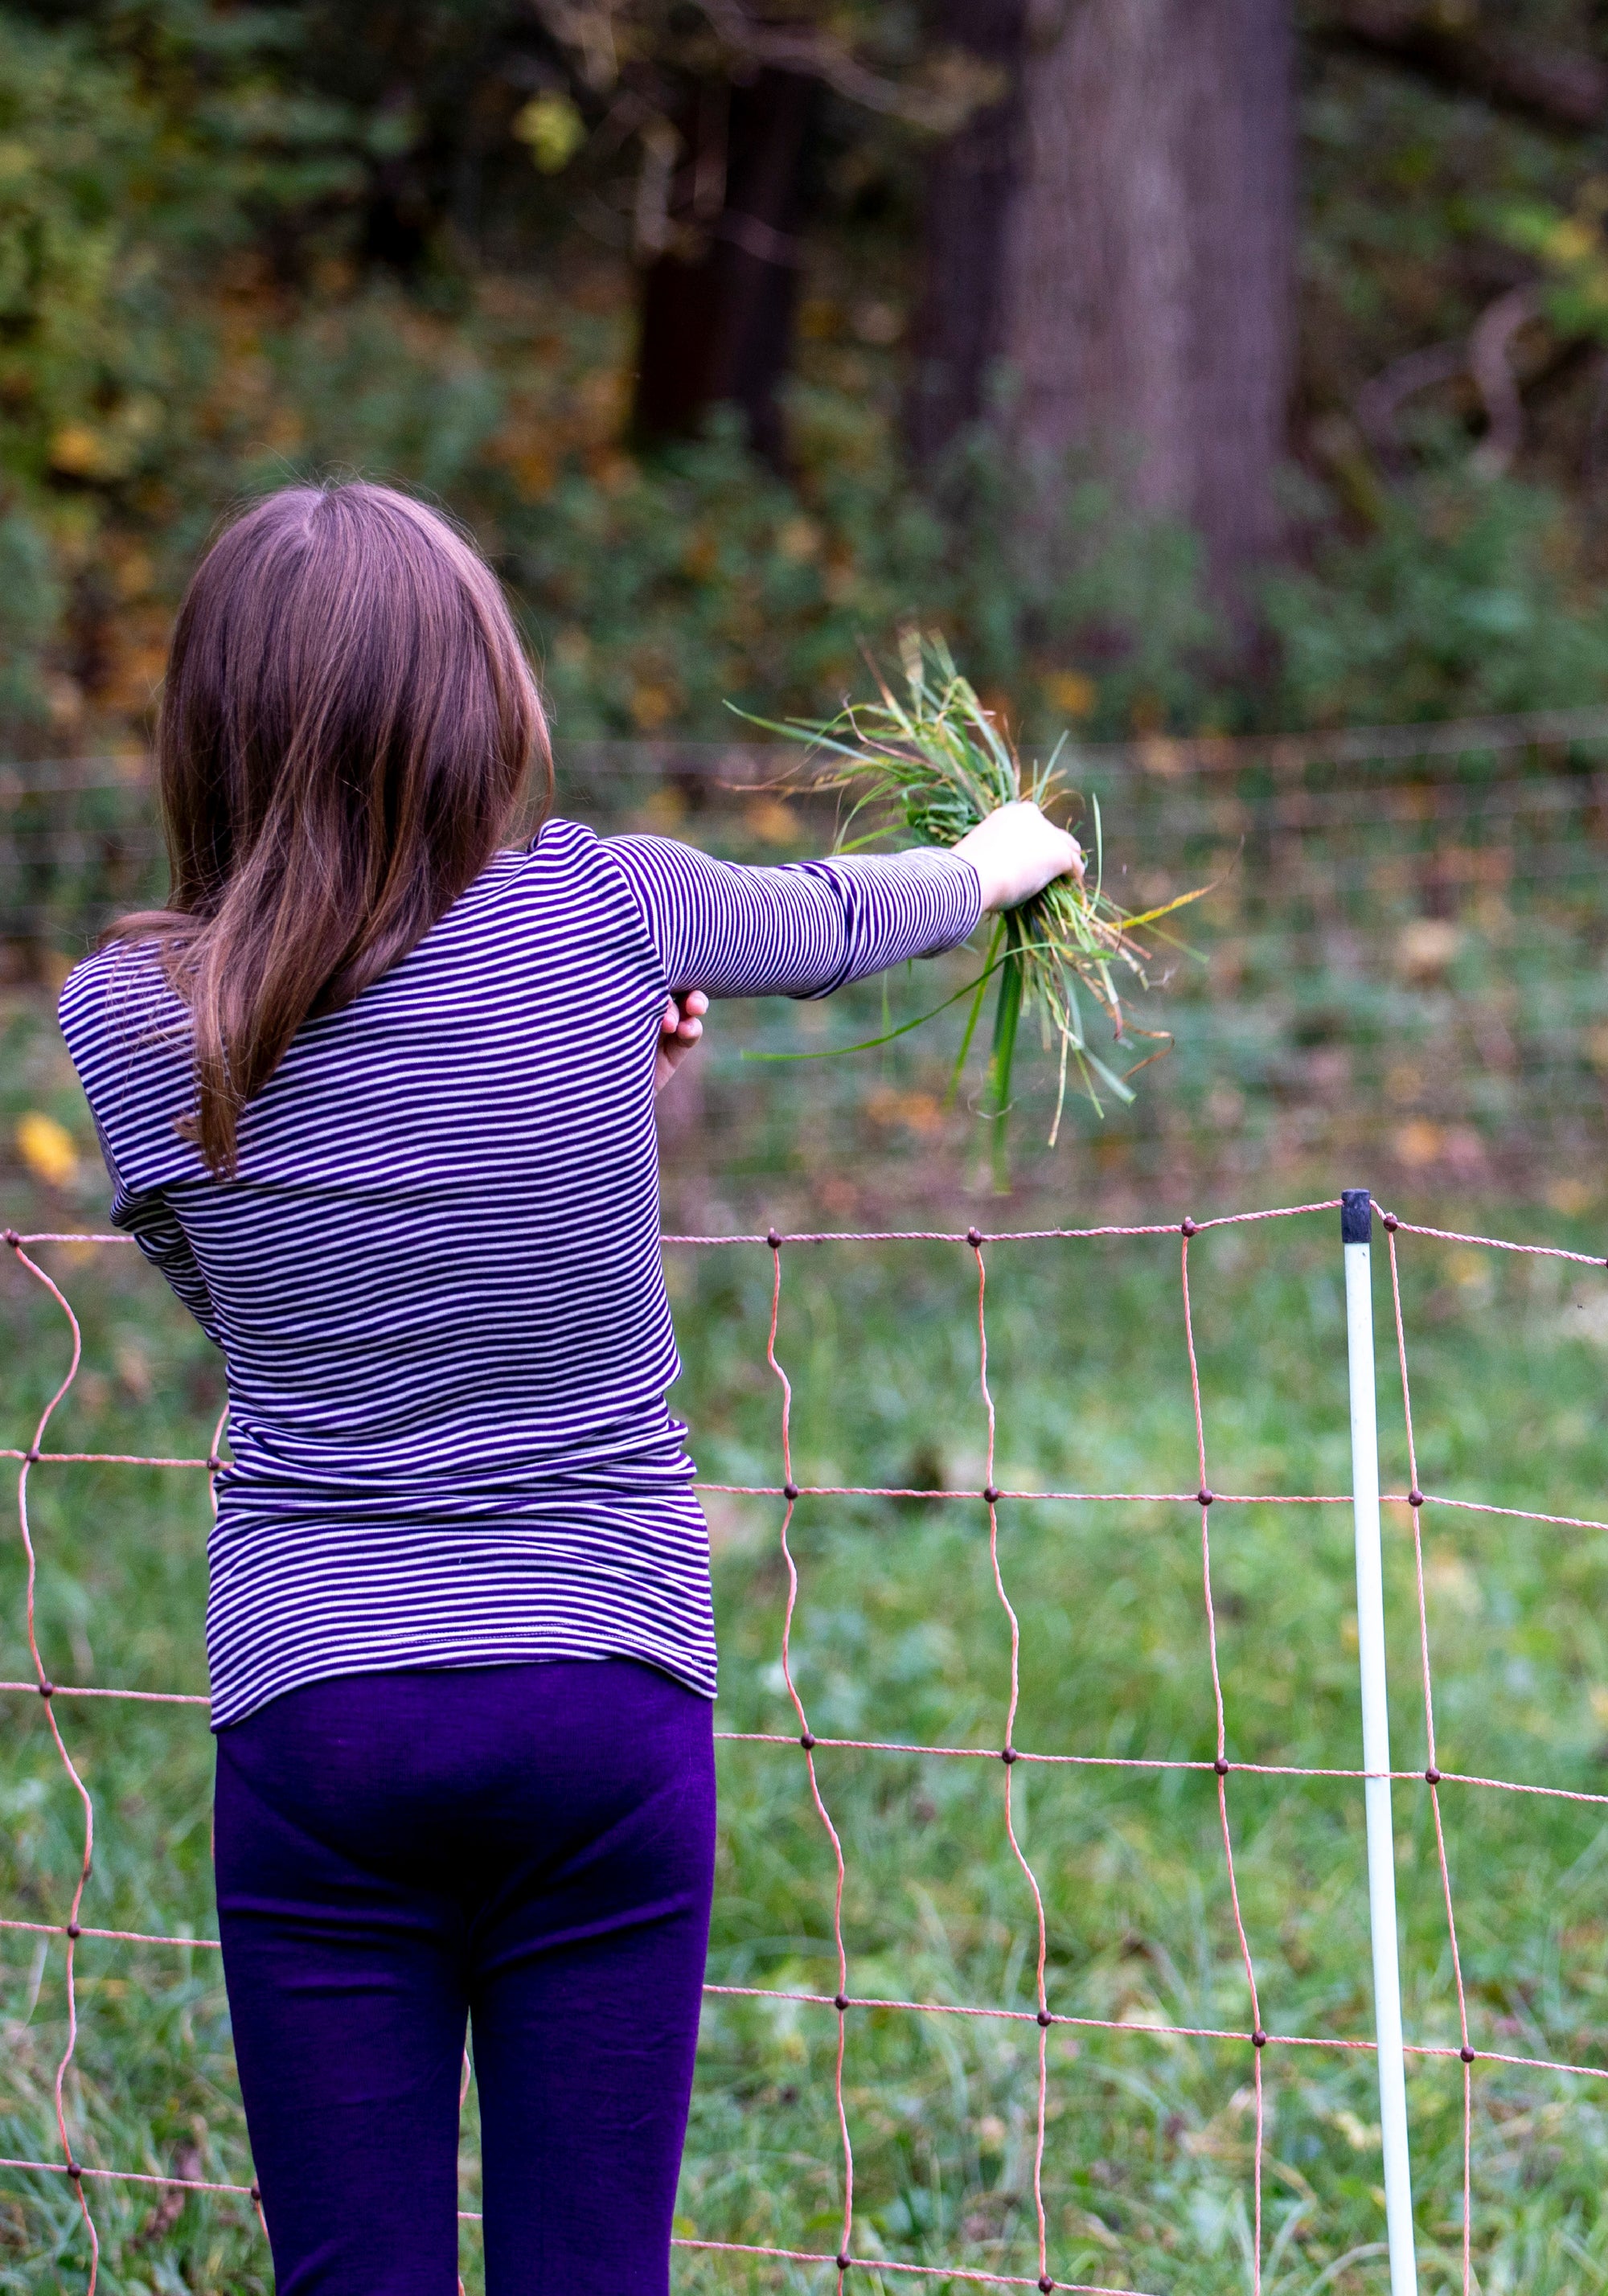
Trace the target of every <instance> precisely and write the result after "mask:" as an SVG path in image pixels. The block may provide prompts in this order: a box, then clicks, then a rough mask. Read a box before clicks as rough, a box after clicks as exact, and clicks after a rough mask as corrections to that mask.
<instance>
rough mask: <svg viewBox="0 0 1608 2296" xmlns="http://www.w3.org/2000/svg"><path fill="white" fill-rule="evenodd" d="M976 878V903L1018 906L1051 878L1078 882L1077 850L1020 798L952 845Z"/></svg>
mask: <svg viewBox="0 0 1608 2296" xmlns="http://www.w3.org/2000/svg"><path fill="white" fill-rule="evenodd" d="M955 851H956V853H964V855H965V857H966V858H967V860H968V861H970V862H971V864H972V867H973V868H974V869H975V870H976V872H977V873H978V875H979V876H980V878H981V879H982V905H983V908H984V910H985V911H987V910H990V909H1014V908H1019V907H1020V906H1021V903H1022V902H1023V901H1030V900H1031V899H1032V898H1033V896H1034V894H1035V893H1041V892H1043V890H1044V889H1045V887H1046V885H1047V884H1049V883H1051V882H1052V881H1053V880H1054V879H1055V878H1056V877H1076V878H1077V880H1078V881H1079V884H1081V883H1082V881H1083V849H1082V847H1081V846H1080V845H1079V842H1078V840H1077V839H1076V838H1075V837H1072V836H1071V835H1069V833H1068V832H1067V831H1065V830H1064V829H1057V828H1056V826H1055V824H1054V822H1053V821H1049V820H1046V817H1045V816H1044V815H1043V814H1042V813H1041V812H1040V811H1039V809H1038V807H1037V806H1036V805H1033V804H1031V803H1030V802H1029V800H1028V799H1025V798H1023V799H1021V800H1020V801H1019V802H1018V803H1016V804H1014V805H1002V806H1000V807H998V808H997V809H996V811H994V812H993V813H991V814H989V817H988V819H987V820H986V821H980V822H979V823H978V824H977V826H976V828H975V829H969V830H968V831H967V832H966V833H965V835H964V837H963V838H962V839H961V840H960V842H959V843H958V844H957V845H956V847H955Z"/></svg>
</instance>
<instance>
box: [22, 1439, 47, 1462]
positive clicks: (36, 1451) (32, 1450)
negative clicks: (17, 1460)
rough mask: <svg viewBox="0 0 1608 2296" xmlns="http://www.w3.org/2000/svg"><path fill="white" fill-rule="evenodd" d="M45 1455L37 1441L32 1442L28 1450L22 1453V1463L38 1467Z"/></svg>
mask: <svg viewBox="0 0 1608 2296" xmlns="http://www.w3.org/2000/svg"><path fill="white" fill-rule="evenodd" d="M43 1456H44V1453H43V1452H42V1451H41V1450H40V1448H39V1447H38V1445H37V1443H30V1444H29V1447H28V1448H27V1450H26V1451H24V1453H23V1454H22V1464H23V1465H24V1466H25V1467H37V1465H38V1464H39V1461H40V1460H41V1458H43Z"/></svg>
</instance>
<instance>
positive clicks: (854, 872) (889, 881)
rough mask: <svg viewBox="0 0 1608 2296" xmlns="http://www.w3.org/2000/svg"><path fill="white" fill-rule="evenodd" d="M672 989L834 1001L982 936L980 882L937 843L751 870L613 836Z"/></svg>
mask: <svg viewBox="0 0 1608 2296" xmlns="http://www.w3.org/2000/svg"><path fill="white" fill-rule="evenodd" d="M603 850H604V851H605V852H606V853H608V854H609V855H611V857H612V858H613V859H614V861H615V862H616V863H617V865H619V868H620V869H621V870H622V871H623V872H624V874H625V877H626V881H627V882H628V885H629V886H630V888H631V891H632V893H633V895H634V896H635V898H636V906H637V907H638V909H639V910H640V911H641V914H642V918H643V922H644V927H645V928H646V931H647V934H648V938H649V939H650V940H651V941H652V944H653V947H655V949H656V950H657V951H658V953H659V958H660V964H662V965H663V967H664V977H665V985H666V987H667V988H669V989H671V990H676V989H688V988H701V989H703V990H704V991H705V993H706V994H707V995H709V996H830V995H831V994H832V992H833V989H834V988H842V987H843V985H844V983H845V982H846V981H850V980H862V979H863V978H864V977H865V975H866V973H868V972H882V970H883V969H884V968H885V967H886V966H888V965H890V964H902V963H903V961H904V960H905V958H907V957H909V956H936V955H939V952H940V951H942V950H944V949H947V948H954V947H956V946H957V945H958V944H959V943H960V942H961V941H963V940H965V939H967V938H968V937H969V935H971V934H972V932H974V931H976V929H977V922H978V919H979V917H980V915H981V914H982V883H981V880H980V878H979V876H978V873H977V871H976V870H975V868H973V866H972V864H971V862H970V861H967V860H964V859H963V857H961V856H960V855H959V854H956V853H949V852H946V851H944V850H943V849H941V848H940V847H938V846H921V847H917V848H915V849H913V850H911V851H910V852H907V853H890V854H876V855H871V854H864V855H861V854H857V855H852V856H841V857H837V858H835V859H833V860H830V861H796V862H790V863H788V864H787V865H784V866H783V867H781V868H772V869H749V868H742V867H741V866H739V865H737V864H736V863H735V862H731V861H717V860H714V859H712V858H711V857H710V855H708V854H707V853H700V852H699V851H697V850H696V849H695V848H694V847H693V846H690V845H678V844H677V843H676V842H675V841H674V840H672V839H670V838H667V837H615V838H611V839H609V840H606V842H605V844H604V847H603Z"/></svg>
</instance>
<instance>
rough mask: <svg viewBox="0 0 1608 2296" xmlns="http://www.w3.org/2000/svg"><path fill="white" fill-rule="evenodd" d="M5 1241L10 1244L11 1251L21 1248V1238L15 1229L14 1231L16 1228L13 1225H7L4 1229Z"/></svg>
mask: <svg viewBox="0 0 1608 2296" xmlns="http://www.w3.org/2000/svg"><path fill="white" fill-rule="evenodd" d="M5 1241H6V1242H7V1243H9V1244H10V1246H11V1248H12V1251H21V1249H22V1239H21V1236H20V1235H19V1234H17V1231H16V1229H15V1228H14V1227H8V1228H7V1229H6V1231H5Z"/></svg>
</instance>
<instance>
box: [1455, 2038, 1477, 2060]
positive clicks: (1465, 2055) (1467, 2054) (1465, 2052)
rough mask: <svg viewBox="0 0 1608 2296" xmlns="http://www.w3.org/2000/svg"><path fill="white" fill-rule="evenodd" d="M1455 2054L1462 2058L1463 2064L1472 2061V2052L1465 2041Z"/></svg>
mask: <svg viewBox="0 0 1608 2296" xmlns="http://www.w3.org/2000/svg"><path fill="white" fill-rule="evenodd" d="M1457 2054H1458V2055H1459V2056H1460V2057H1461V2058H1462V2060H1463V2062H1464V2064H1465V2065H1472V2064H1473V2062H1474V2052H1473V2049H1471V2048H1470V2047H1469V2046H1468V2043H1467V2042H1466V2041H1464V2044H1463V2046H1462V2047H1461V2048H1460V2049H1459V2050H1458V2052H1457Z"/></svg>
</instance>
